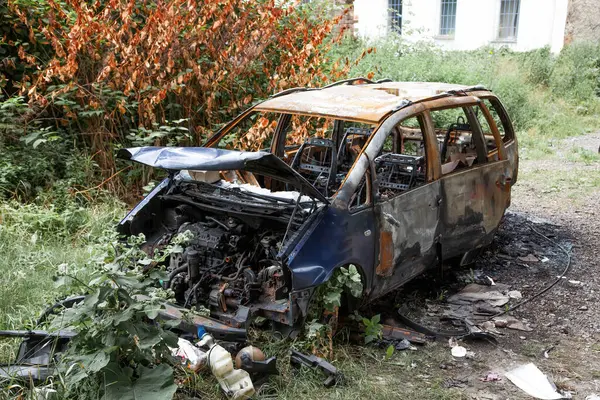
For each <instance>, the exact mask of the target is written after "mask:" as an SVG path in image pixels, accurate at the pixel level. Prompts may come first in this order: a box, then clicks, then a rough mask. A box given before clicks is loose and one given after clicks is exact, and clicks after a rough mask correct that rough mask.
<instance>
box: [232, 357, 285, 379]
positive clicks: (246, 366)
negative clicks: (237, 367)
mask: <svg viewBox="0 0 600 400" xmlns="http://www.w3.org/2000/svg"><path fill="white" fill-rule="evenodd" d="M240 359H241V361H242V365H241V368H242V369H243V370H245V371H248V372H249V373H251V374H253V375H254V374H256V375H277V374H278V373H279V371H277V357H271V358H268V359H266V360H264V361H256V360H253V359H252V358H250V355H249V354H242V355H241V357H240Z"/></svg>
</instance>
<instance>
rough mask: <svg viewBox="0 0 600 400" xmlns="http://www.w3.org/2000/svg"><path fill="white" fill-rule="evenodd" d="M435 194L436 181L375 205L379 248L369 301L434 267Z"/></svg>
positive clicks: (437, 187) (437, 213)
mask: <svg viewBox="0 0 600 400" xmlns="http://www.w3.org/2000/svg"><path fill="white" fill-rule="evenodd" d="M439 195H440V183H439V181H436V182H432V183H429V184H427V185H424V186H421V187H419V188H417V189H414V190H411V191H410V192H407V193H404V194H402V195H400V196H397V197H395V198H393V199H390V200H387V201H383V202H381V203H379V204H378V205H377V206H376V218H377V219H378V231H379V232H378V235H379V240H380V246H379V248H378V249H377V250H378V252H377V253H378V257H377V258H376V265H377V266H376V268H375V271H374V274H373V288H372V291H371V293H370V296H369V297H370V298H371V299H375V298H377V297H380V296H382V295H384V294H385V293H387V292H390V291H392V290H394V289H396V288H398V287H399V286H401V285H402V284H404V283H405V282H408V281H409V280H410V279H412V278H414V277H415V276H417V275H419V274H421V273H422V272H423V271H425V270H426V269H427V268H429V267H431V266H432V265H435V259H436V255H437V254H436V247H437V246H436V243H437V238H438V235H439V207H438V200H439V198H440V196H439ZM388 241H390V242H391V243H390V245H388V244H387V243H386V242H388Z"/></svg>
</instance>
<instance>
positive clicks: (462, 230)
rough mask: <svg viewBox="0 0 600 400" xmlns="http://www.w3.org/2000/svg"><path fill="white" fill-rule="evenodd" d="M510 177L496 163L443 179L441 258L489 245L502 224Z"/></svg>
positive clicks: (506, 169)
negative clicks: (491, 235)
mask: <svg viewBox="0 0 600 400" xmlns="http://www.w3.org/2000/svg"><path fill="white" fill-rule="evenodd" d="M509 174H511V172H510V163H509V162H508V161H506V160H505V161H496V162H492V163H488V164H484V165H481V166H478V167H474V168H470V169H466V170H464V171H459V172H456V173H453V174H449V175H446V176H444V177H442V179H441V180H440V182H441V194H442V207H441V221H442V224H443V231H442V238H441V243H442V256H443V257H444V258H450V257H454V256H458V255H462V254H463V253H465V252H467V251H469V250H471V249H474V248H477V247H481V246H483V245H486V244H488V243H487V241H488V239H487V238H488V237H489V236H488V234H489V233H490V232H493V231H494V230H495V229H496V228H497V227H498V224H499V223H500V220H501V219H502V216H503V215H504V211H505V209H506V204H507V200H508V196H509V195H510V191H509V190H508V191H507V190H506V188H505V187H503V186H502V185H501V183H502V182H503V181H504V180H505V178H506V177H507V176H508V175H509Z"/></svg>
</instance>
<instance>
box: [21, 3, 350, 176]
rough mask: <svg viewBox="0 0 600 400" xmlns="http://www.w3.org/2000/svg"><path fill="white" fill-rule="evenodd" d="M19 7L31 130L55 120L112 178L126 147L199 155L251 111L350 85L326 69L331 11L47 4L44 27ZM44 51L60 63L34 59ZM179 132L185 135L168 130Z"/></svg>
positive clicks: (337, 71)
mask: <svg viewBox="0 0 600 400" xmlns="http://www.w3.org/2000/svg"><path fill="white" fill-rule="evenodd" d="M11 5H12V6H11V8H10V11H11V13H12V17H13V19H15V15H16V16H17V17H18V24H19V25H25V26H26V27H27V28H28V29H29V32H30V33H31V34H30V35H29V36H28V37H27V38H22V39H21V41H20V42H14V43H13V47H16V48H17V49H18V51H17V52H18V54H19V56H20V62H21V63H22V64H24V65H25V66H27V67H28V68H29V71H32V72H30V73H28V74H26V75H25V76H24V77H23V79H22V80H21V82H20V88H21V91H22V93H23V94H26V95H27V96H28V100H29V104H30V106H31V109H32V110H39V112H35V113H34V115H32V116H30V119H35V118H36V117H39V116H40V113H42V112H47V111H48V110H50V111H51V112H52V113H53V119H54V122H56V125H57V126H58V125H60V127H61V130H60V131H59V132H58V134H59V135H60V136H63V137H64V136H68V135H69V134H70V135H73V136H75V137H77V140H78V142H79V144H80V145H82V146H84V147H85V148H89V149H90V153H91V154H93V155H94V161H95V162H96V163H97V164H98V165H99V167H100V169H101V170H102V173H103V175H104V177H105V178H106V177H109V176H112V175H113V174H114V173H115V172H116V170H117V167H116V165H115V161H114V158H113V153H114V152H113V150H114V149H115V148H118V147H119V146H122V145H128V144H131V143H132V142H137V143H139V142H143V143H145V144H149V143H150V144H155V145H159V144H167V143H170V144H174V143H180V144H184V145H189V144H200V143H202V142H203V140H204V139H205V138H206V136H207V135H208V134H209V133H210V132H212V131H213V130H214V129H215V128H217V127H219V126H220V125H221V124H222V123H224V122H225V121H227V120H229V119H230V118H231V117H232V116H234V115H235V114H236V113H238V112H239V111H240V110H241V109H243V108H246V107H248V106H249V105H250V104H251V103H252V102H254V101H257V100H260V99H262V98H265V97H267V96H268V95H270V94H272V93H273V92H276V91H279V90H282V89H285V88H288V87H293V86H311V85H321V84H323V83H326V82H328V81H329V80H330V79H337V78H340V77H344V76H345V73H346V71H347V70H348V68H349V66H350V62H349V61H348V60H347V59H344V60H340V61H338V62H334V61H330V60H329V59H328V58H327V49H328V48H329V46H330V38H331V35H332V34H333V33H332V31H333V28H334V27H335V25H336V22H337V20H338V18H339V17H338V18H332V17H331V15H332V14H331V12H330V11H331V10H329V9H326V8H325V9H324V8H323V7H322V6H321V5H320V4H316V5H302V4H301V5H293V4H292V3H286V2H284V3H281V2H276V1H274V0H258V1H245V0H219V1H215V2H209V3H206V2H199V1H196V0H176V1H168V2H166V1H160V2H154V1H148V0H116V1H110V2H93V3H86V2H80V1H75V0H67V1H65V2H48V3H47V10H46V9H45V10H44V13H45V14H44V17H43V18H38V17H40V10H39V9H38V8H30V7H28V6H27V4H24V3H21V2H13V3H11ZM314 7H317V8H318V10H315V9H314ZM15 24H16V23H15ZM40 43H44V44H45V45H46V47H48V49H49V53H50V54H52V56H51V57H50V59H49V60H45V59H44V60H42V61H41V62H40V61H39V59H38V58H36V57H34V54H31V53H30V52H29V49H34V48H36V46H34V45H39V44H40ZM33 67H36V69H35V70H34V69H32V68H33ZM168 121H179V123H178V124H176V125H177V126H176V128H181V129H176V130H169V129H163V128H169V126H170V124H169V123H168ZM58 122H60V123H58ZM65 132H67V133H68V134H65ZM177 133H179V134H180V135H179V136H177V135H176V134H177ZM182 133H185V135H184V134H182ZM117 182H118V181H117V180H115V181H114V183H115V184H117ZM112 183H113V182H110V184H112Z"/></svg>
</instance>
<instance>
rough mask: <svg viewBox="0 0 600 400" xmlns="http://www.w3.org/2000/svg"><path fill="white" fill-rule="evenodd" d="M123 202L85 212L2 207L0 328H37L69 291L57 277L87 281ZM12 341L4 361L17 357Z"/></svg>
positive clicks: (1, 354) (2, 349)
mask: <svg viewBox="0 0 600 400" xmlns="http://www.w3.org/2000/svg"><path fill="white" fill-rule="evenodd" d="M122 211H123V208H122V206H121V205H120V204H119V203H116V202H114V203H112V204H111V203H109V204H98V205H93V206H89V207H86V208H79V207H70V208H68V209H66V210H63V211H57V210H56V209H54V208H53V207H44V206H40V205H36V204H19V203H17V202H7V203H0V254H2V263H0V274H1V275H2V277H3V279H2V282H3V283H2V290H0V329H23V328H31V327H33V325H34V323H35V320H36V319H37V317H38V316H39V315H40V313H41V311H42V310H43V309H44V308H45V307H46V306H48V305H49V304H52V303H54V301H55V300H57V299H58V298H60V297H62V296H64V295H66V294H67V292H68V290H66V289H64V288H63V289H61V288H56V287H55V286H54V285H53V282H52V280H53V277H54V276H56V275H57V273H59V272H62V273H69V274H71V275H74V276H76V277H81V278H83V277H85V276H87V274H88V273H89V271H87V270H86V269H85V268H84V266H85V265H86V263H87V262H88V261H89V260H90V259H91V258H93V257H94V256H95V255H96V254H97V252H98V243H100V241H101V238H102V237H103V235H104V231H105V229H107V227H112V226H114V224H115V222H116V221H117V220H118V218H119V217H121V216H122V215H123V213H122ZM15 350H16V349H15V347H14V346H13V345H12V344H11V343H10V342H4V341H2V342H0V358H2V359H3V360H6V359H9V358H12V357H13V356H14V351H15Z"/></svg>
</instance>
